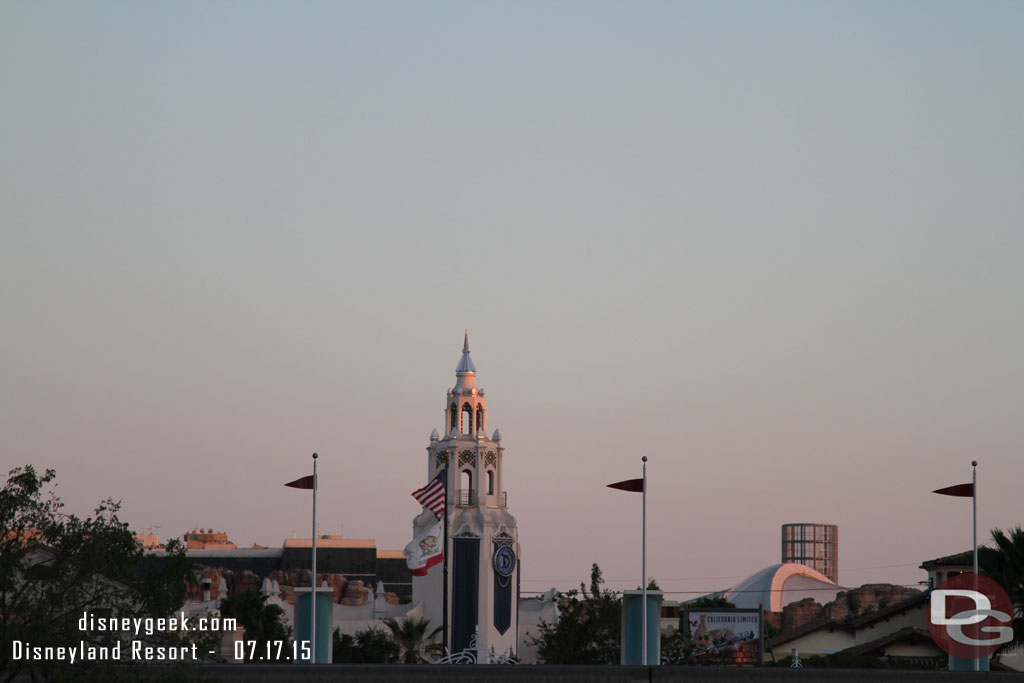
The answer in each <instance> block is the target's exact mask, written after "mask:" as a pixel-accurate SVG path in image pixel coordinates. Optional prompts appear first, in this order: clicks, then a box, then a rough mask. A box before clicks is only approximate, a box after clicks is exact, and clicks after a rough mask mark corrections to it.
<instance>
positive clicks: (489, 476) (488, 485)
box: [487, 470, 494, 496]
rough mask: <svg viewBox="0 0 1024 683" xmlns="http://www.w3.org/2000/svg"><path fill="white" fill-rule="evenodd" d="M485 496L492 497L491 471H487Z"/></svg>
mask: <svg viewBox="0 0 1024 683" xmlns="http://www.w3.org/2000/svg"><path fill="white" fill-rule="evenodd" d="M487 495H488V496H493V495H494V472H493V471H492V470H487Z"/></svg>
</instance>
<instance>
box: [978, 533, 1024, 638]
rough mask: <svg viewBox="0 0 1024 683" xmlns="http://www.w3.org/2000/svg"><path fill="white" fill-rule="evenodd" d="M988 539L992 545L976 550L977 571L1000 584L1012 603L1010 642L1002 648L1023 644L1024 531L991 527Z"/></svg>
mask: <svg viewBox="0 0 1024 683" xmlns="http://www.w3.org/2000/svg"><path fill="white" fill-rule="evenodd" d="M992 540H993V541H994V542H995V544H996V547H995V548H979V549H978V565H979V567H978V570H979V571H980V572H981V573H982V574H984V575H985V576H987V577H989V578H990V579H992V580H994V581H995V582H996V583H998V584H999V585H1000V586H1002V587H1003V590H1005V591H1006V593H1007V595H1008V596H1009V597H1010V602H1011V603H1012V604H1013V642H1012V643H1008V644H1007V645H1005V646H1003V647H1004V648H1005V647H1012V646H1016V645H1024V530H1022V529H1021V527H1020V526H1018V527H1017V528H1016V529H1011V530H1010V532H1009V533H1008V534H1007V533H1006V532H1004V531H1002V530H1000V529H993V530H992Z"/></svg>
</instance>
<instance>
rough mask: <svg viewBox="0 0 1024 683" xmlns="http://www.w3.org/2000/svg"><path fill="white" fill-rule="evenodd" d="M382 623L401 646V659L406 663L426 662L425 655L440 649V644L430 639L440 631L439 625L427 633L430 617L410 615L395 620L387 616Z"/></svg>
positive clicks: (435, 652)
mask: <svg viewBox="0 0 1024 683" xmlns="http://www.w3.org/2000/svg"><path fill="white" fill-rule="evenodd" d="M384 625H385V626H387V627H388V630H390V631H391V637H392V638H394V639H395V642H396V643H398V646H399V647H400V648H402V655H403V661H404V662H405V663H406V664H419V663H420V662H426V661H427V657H426V655H428V654H437V653H438V651H439V649H440V645H439V644H438V643H435V642H432V641H433V640H434V637H435V636H436V635H437V634H438V633H440V631H441V627H440V626H438V627H437V628H435V629H434V630H433V631H430V632H429V634H428V633H427V629H429V628H430V619H426V618H424V617H410V618H406V619H402V620H401V621H397V620H396V619H394V618H393V617H388V618H386V619H384Z"/></svg>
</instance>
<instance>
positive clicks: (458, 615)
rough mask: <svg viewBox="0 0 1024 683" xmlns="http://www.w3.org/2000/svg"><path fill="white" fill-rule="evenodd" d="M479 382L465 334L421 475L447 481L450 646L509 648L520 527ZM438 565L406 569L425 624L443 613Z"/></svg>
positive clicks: (514, 637)
mask: <svg viewBox="0 0 1024 683" xmlns="http://www.w3.org/2000/svg"><path fill="white" fill-rule="evenodd" d="M487 422H488V419H487V406H486V398H485V396H484V390H483V389H482V388H478V387H477V385H476V366H475V365H474V364H473V359H472V358H470V355H469V334H468V333H467V334H466V339H465V343H464V345H463V348H462V358H461V359H460V360H459V364H458V366H457V367H456V368H455V386H454V387H452V388H451V389H449V390H448V392H447V394H446V395H445V408H444V425H445V430H446V431H445V434H444V435H443V436H442V435H440V434H438V431H437V430H436V429H435V430H434V432H433V433H432V434H431V435H430V445H429V446H427V472H426V474H427V477H426V479H425V481H430V480H432V479H433V478H434V477H436V476H437V475H438V473H439V472H441V471H442V470H446V471H447V483H448V548H447V550H448V553H449V554H448V558H449V559H448V591H447V595H448V604H449V610H448V633H449V639H448V642H449V649H450V650H451V652H453V653H455V652H460V651H462V650H465V649H467V648H469V646H470V641H471V640H472V638H473V637H474V635H475V636H476V645H477V651H478V652H479V653H481V656H480V658H481V660H485V657H484V655H483V653H485V652H488V653H489V652H490V651H491V650H493V651H494V652H495V653H496V654H504V653H507V654H515V651H516V647H517V643H518V633H517V632H518V623H517V617H518V610H517V609H516V606H517V604H518V598H519V559H518V558H519V534H518V530H517V528H516V519H515V517H513V516H512V515H511V514H509V512H508V507H507V503H508V500H507V497H506V495H505V491H504V490H503V488H502V461H503V459H504V448H502V447H501V434H500V433H499V432H498V430H497V429H495V430H494V431H493V433H492V434H491V436H490V437H488V436H487ZM433 522H434V516H433V513H432V512H430V511H429V510H426V509H425V510H423V512H422V513H420V514H419V515H418V516H417V517H416V518H415V519H414V520H413V534H414V536H415V535H417V534H419V533H420V532H422V531H423V530H424V529H426V528H427V527H428V526H429V525H430V524H432V523H433ZM442 577H443V566H442V565H441V564H438V565H435V566H433V567H431V568H430V570H429V572H428V573H427V575H426V576H423V577H418V576H414V577H413V584H412V592H413V602H422V603H423V605H424V608H425V611H426V616H427V617H428V618H429V619H430V622H431V625H432V626H433V625H441V624H442V621H443V618H444V614H443V605H444V594H445V591H444V584H443V580H442Z"/></svg>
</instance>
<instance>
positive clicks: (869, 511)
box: [0, 1, 1024, 597]
mask: <svg viewBox="0 0 1024 683" xmlns="http://www.w3.org/2000/svg"><path fill="white" fill-rule="evenodd" d="M1021 26H1024V4H1022V3H1019V2H998V1H992V2H984V3H977V2H933V1H928V2H849V3H840V2H754V3H751V2H732V3H730V2H721V3H719V2H638V3H625V2H609V3H598V2H568V1H566V2H557V3H551V2H515V3H512V2H509V3H479V2H430V3H424V2H390V3H378V2H347V3H343V2H303V3H284V2H277V3H272V2H248V1H247V2H191V3H189V2H175V3H170V2H165V3H159V2H148V3H138V2H131V1H124V2H87V3H83V2H27V1H9V2H4V3H3V4H2V5H0V97H2V102H3V105H2V106H0V312H2V319H3V333H2V335H0V387H2V388H0V439H2V449H0V465H2V466H3V469H4V471H6V470H7V469H10V468H11V467H14V466H16V465H19V464H25V463H31V464H33V465H35V466H37V467H39V468H44V467H53V468H56V470H57V473H58V479H59V482H60V485H59V487H58V491H59V493H60V494H61V495H62V496H63V497H64V500H65V502H66V503H67V505H68V509H69V510H71V511H74V512H77V513H84V512H87V511H88V510H90V509H91V507H92V506H93V505H94V504H95V503H96V502H98V501H99V500H100V499H102V498H105V497H107V496H112V497H114V498H119V499H121V500H122V501H123V506H124V507H123V513H124V515H123V516H124V518H125V519H126V520H128V521H129V522H131V523H132V525H133V526H135V527H136V528H138V529H139V530H146V529H147V528H150V527H152V528H154V529H155V530H156V531H157V533H159V534H160V536H161V537H167V536H170V535H180V534H182V533H184V532H185V531H187V530H189V529H191V528H193V527H204V528H207V527H213V528H216V529H218V530H224V531H226V532H228V534H229V536H230V537H231V538H232V540H234V541H236V542H238V543H239V544H240V545H241V544H246V545H248V544H251V543H252V542H254V541H255V542H259V543H261V544H264V545H271V546H274V545H279V544H280V543H281V542H282V539H283V538H285V537H288V536H291V535H292V534H293V533H298V534H299V535H300V536H306V537H308V535H309V496H308V494H306V493H304V492H301V491H295V490H292V489H288V488H285V487H284V486H282V484H283V483H284V482H286V481H290V480H292V479H294V478H296V477H299V476H302V475H303V474H306V473H308V471H309V467H310V458H309V455H310V453H312V452H313V451H318V452H319V453H320V455H321V459H320V472H321V491H322V495H321V506H320V531H321V533H343V534H344V535H346V536H349V537H356V538H376V539H377V541H378V543H379V546H380V547H382V548H386V549H397V548H401V547H402V546H404V545H405V544H406V543H407V542H408V540H409V539H410V538H411V521H412V518H413V517H414V516H415V515H416V514H417V513H418V512H419V509H418V507H417V505H416V503H415V501H414V500H413V499H412V498H411V497H410V496H409V493H410V492H411V491H412V490H413V489H415V488H417V487H419V486H421V485H423V484H424V483H425V481H426V472H427V462H426V451H425V447H426V446H427V443H428V435H429V434H430V431H431V429H433V428H434V427H441V426H442V411H443V409H444V395H445V391H446V389H447V388H448V387H450V386H452V384H453V383H454V379H455V377H454V370H455V365H456V363H457V362H458V359H459V352H460V350H461V345H462V333H463V330H464V329H466V328H468V329H469V332H470V341H471V346H472V349H473V359H474V361H475V362H476V365H477V367H478V369H479V375H478V382H479V384H480V385H481V386H483V387H485V388H486V389H487V399H488V409H489V414H488V417H489V419H488V424H489V426H490V427H498V428H500V429H501V431H502V434H503V436H504V440H503V445H504V446H505V447H506V453H505V484H506V488H507V490H508V500H509V506H510V510H511V512H512V513H513V514H514V515H516V516H517V518H518V520H519V533H520V540H521V543H522V552H523V563H524V564H523V584H522V585H523V590H544V589H546V588H548V587H550V586H557V587H559V588H563V589H567V588H571V587H573V586H574V585H576V584H578V583H579V581H581V580H583V579H585V578H586V577H587V576H588V572H589V567H590V564H591V563H592V562H598V563H599V564H600V565H601V567H602V568H603V569H604V571H605V575H606V577H608V578H609V583H610V584H611V585H612V586H613V587H615V588H627V587H634V586H636V585H637V584H638V583H639V580H640V562H639V527H640V499H639V497H638V496H632V495H630V494H626V493H621V492H616V491H612V490H610V489H605V488H604V485H605V484H607V483H610V482H612V481H616V480H619V479H626V478H630V477H634V476H639V473H640V456H641V455H647V456H648V457H649V458H650V463H649V474H650V477H651V480H650V494H649V506H648V511H649V514H648V519H649V528H648V539H649V546H650V547H649V556H648V573H649V574H650V575H651V576H654V577H656V578H657V579H658V581H659V582H660V584H661V586H662V587H663V588H664V589H666V590H669V591H697V592H702V591H710V590H715V589H721V588H725V587H728V586H730V585H732V584H733V583H735V582H736V581H737V580H739V579H740V578H742V577H743V576H746V575H748V574H751V573H753V572H754V571H756V570H758V569H760V568H762V567H764V566H767V565H769V564H772V563H774V562H777V561H778V560H779V535H780V531H779V527H780V525H781V524H783V523H786V522H803V521H817V522H831V523H836V524H838V525H839V528H840V582H841V583H842V584H844V585H860V584H862V583H869V582H892V583H904V584H915V583H916V582H917V581H919V580H922V579H924V578H925V575H924V572H923V571H921V570H919V569H918V568H917V566H918V565H919V564H920V563H921V561H923V560H925V559H928V558H932V557H936V556H940V555H944V554H948V553H953V552H959V551H961V550H965V549H967V548H968V547H969V545H970V540H971V517H970V501H969V500H968V499H956V498H946V497H942V496H937V495H934V494H931V493H929V491H930V490H931V489H934V488H938V487H940V486H947V485H951V484H957V483H962V482H964V481H968V480H969V478H970V461H971V459H972V458H976V459H978V460H979V461H980V463H981V465H980V468H979V481H980V482H981V484H980V486H979V491H980V492H981V499H980V504H979V528H980V530H981V535H982V536H983V537H987V536H988V530H989V529H991V528H992V527H997V526H998V527H1002V528H1006V527H1009V526H1012V525H1016V524H1019V523H1020V522H1021V521H1022V518H1024V507H1022V495H1021V490H1022V483H1024V458H1022V457H1021V450H1022V443H1024V421H1022V419H1021V416H1022V413H1024V410H1022V409H1024V360H1022V349H1024V266H1022V260H1024V230H1022V221H1021V217H1022V215H1024V191H1022V190H1021V187H1022V179H1024V132H1022V131H1024V127H1022V125H1021V122H1022V121H1024V88H1022V87H1021V84H1022V83H1024V42H1022V41H1021V40H1020V28H1021ZM670 597H689V596H688V595H686V594H684V593H679V594H677V595H673V596H670Z"/></svg>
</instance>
